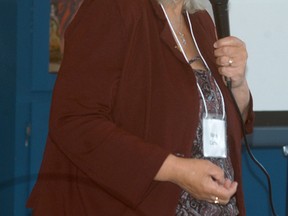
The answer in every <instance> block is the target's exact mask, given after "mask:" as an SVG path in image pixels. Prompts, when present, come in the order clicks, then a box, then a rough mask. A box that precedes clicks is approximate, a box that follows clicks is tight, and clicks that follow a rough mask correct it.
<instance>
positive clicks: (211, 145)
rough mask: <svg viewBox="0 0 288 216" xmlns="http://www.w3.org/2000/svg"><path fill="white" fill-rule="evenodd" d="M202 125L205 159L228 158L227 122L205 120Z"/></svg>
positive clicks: (211, 119) (212, 119) (213, 119)
mask: <svg viewBox="0 0 288 216" xmlns="http://www.w3.org/2000/svg"><path fill="white" fill-rule="evenodd" d="M202 124H203V125H202V126H203V154H204V157H213V158H226V157H227V137H226V121H225V120H222V119H215V118H203V123H202Z"/></svg>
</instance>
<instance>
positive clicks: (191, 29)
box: [160, 4, 226, 120]
mask: <svg viewBox="0 0 288 216" xmlns="http://www.w3.org/2000/svg"><path fill="white" fill-rule="evenodd" d="M160 5H161V7H162V10H163V12H164V14H165V17H166V19H167V21H168V24H169V27H170V29H171V31H172V34H173V36H174V38H175V40H176V42H177V44H178V46H179V47H180V50H181V52H182V54H183V56H184V58H185V60H186V62H187V63H189V60H188V58H187V56H186V53H185V51H184V48H183V47H182V45H181V43H180V41H179V39H178V37H177V34H176V32H175V30H174V28H173V26H172V23H171V21H170V19H169V17H168V14H167V13H166V10H165V8H164V6H163V5H162V4H160ZM186 16H187V19H188V22H189V28H190V33H191V35H192V39H193V41H194V44H195V46H196V49H197V51H198V53H199V55H200V57H201V60H202V61H203V62H204V64H205V66H206V68H207V69H208V70H209V71H211V70H210V68H209V66H208V64H207V62H206V61H205V59H204V58H203V56H202V53H201V51H200V49H199V47H198V44H197V41H196V39H195V36H194V33H193V28H192V23H191V20H190V17H189V13H188V11H186ZM214 83H215V84H216V86H217V88H218V90H219V92H220V96H221V100H222V107H223V109H222V110H223V115H222V119H223V120H224V119H225V115H226V113H225V102H224V97H223V95H222V92H221V90H220V88H219V86H218V84H217V82H216V81H215V80H214ZM197 87H198V89H199V92H200V94H201V97H202V99H203V103H204V108H205V118H207V117H208V109H207V104H206V101H205V98H204V94H203V92H202V89H201V88H200V86H199V84H198V82H197Z"/></svg>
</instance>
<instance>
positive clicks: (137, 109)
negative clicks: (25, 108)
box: [28, 0, 253, 216]
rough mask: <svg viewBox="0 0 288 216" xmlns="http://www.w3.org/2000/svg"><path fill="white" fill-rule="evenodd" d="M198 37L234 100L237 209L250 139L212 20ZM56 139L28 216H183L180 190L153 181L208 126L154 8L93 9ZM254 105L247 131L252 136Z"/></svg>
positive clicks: (132, 4) (78, 43)
mask: <svg viewBox="0 0 288 216" xmlns="http://www.w3.org/2000/svg"><path fill="white" fill-rule="evenodd" d="M191 20H192V24H193V29H194V32H195V37H196V39H197V41H198V45H199V47H200V49H201V52H202V54H203V56H204V57H205V59H206V61H207V63H208V64H209V67H210V68H211V70H212V71H213V74H214V76H215V78H216V80H217V82H218V84H219V86H220V88H221V90H222V93H223V95H224V97H225V105H226V110H227V124H228V142H229V147H230V151H231V157H232V162H233V167H234V170H235V178H236V180H237V181H238V182H239V183H240V184H239V187H238V192H237V201H238V207H239V209H240V211H241V215H244V214H245V209H244V202H243V192H242V184H241V143H240V141H241V136H242V135H241V130H240V121H239V117H238V116H237V114H236V111H235V107H234V106H233V103H232V100H231V98H230V96H229V93H228V91H227V89H226V87H225V85H224V83H223V81H222V78H221V77H220V76H219V75H218V73H217V68H216V65H215V61H214V56H213V43H214V41H215V40H216V39H215V29H214V25H213V22H212V21H211V18H210V16H209V15H208V13H207V12H206V11H200V12H197V13H195V14H193V15H191ZM65 40H66V43H65V54H64V59H63V63H62V66H61V69H60V72H59V75H58V78H57V81H56V85H55V89H54V94H53V100H52V107H51V116H50V125H49V135H48V140H47V145H46V149H45V154H44V158H43V162H42V166H41V170H40V173H39V178H38V181H37V183H36V186H35V187H34V190H33V192H32V194H31V196H30V198H29V201H28V207H30V208H33V209H34V215H37V216H38V215H39V216H46V215H47V216H52V215H53V216H64V215H68V216H84V215H89V216H90V215H91V216H92V215H93V216H95V215H97V216H98V215H99V216H120V215H124V216H136V215H137V216H140V215H141V216H174V215H175V208H176V205H177V201H178V198H179V193H180V191H181V189H180V188H179V187H178V186H176V185H174V184H172V183H168V182H156V181H154V180H153V178H154V176H155V175H156V173H157V171H158V170H159V168H160V167H161V165H162V163H163V161H164V160H165V159H166V157H167V156H168V154H170V153H175V154H176V153H178V154H182V155H184V156H186V157H189V155H190V152H191V148H192V141H193V140H194V139H195V134H196V131H195V130H196V127H197V125H198V122H199V117H198V116H199V115H198V113H199V96H198V92H197V87H196V82H195V77H194V74H193V72H192V69H191V67H190V66H189V65H188V64H187V63H186V62H185V59H184V58H183V56H182V54H181V53H180V52H179V51H178V49H176V48H175V46H176V44H175V41H174V39H173V36H172V34H171V32H170V29H169V26H168V24H167V22H166V20H165V16H164V14H163V12H162V10H161V7H160V6H159V5H158V3H157V2H156V1H155V0H85V1H84V3H83V5H82V6H81V8H80V10H79V12H78V14H77V15H76V17H75V19H74V21H73V22H72V24H71V25H70V26H69V28H68V29H67V32H66V38H65ZM252 120H253V112H252V105H251V110H250V115H249V118H248V121H247V124H246V126H247V131H251V130H252Z"/></svg>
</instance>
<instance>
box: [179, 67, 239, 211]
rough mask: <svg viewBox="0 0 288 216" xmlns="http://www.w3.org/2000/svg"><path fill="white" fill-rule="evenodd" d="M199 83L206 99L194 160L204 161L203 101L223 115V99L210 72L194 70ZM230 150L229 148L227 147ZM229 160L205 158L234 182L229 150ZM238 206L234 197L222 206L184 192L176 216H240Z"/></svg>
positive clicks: (201, 104)
mask: <svg viewBox="0 0 288 216" xmlns="http://www.w3.org/2000/svg"><path fill="white" fill-rule="evenodd" d="M194 73H195V76H196V80H197V83H198V84H199V86H200V88H201V90H202V93H203V95H204V98H202V97H201V95H200V94H199V98H200V112H199V118H200V120H199V125H198V128H197V131H196V138H195V140H194V141H193V150H192V152H191V157H192V158H198V159H204V156H203V143H202V124H201V119H202V116H203V114H204V112H205V110H204V107H203V106H204V103H203V99H205V102H206V105H207V109H208V112H209V113H210V114H211V113H213V114H217V115H222V114H223V107H222V99H221V93H220V89H219V88H218V87H217V85H216V84H215V80H214V78H213V76H212V74H211V72H210V71H204V70H194ZM227 148H228V147H227ZM227 151H228V157H227V158H205V159H207V160H209V161H211V162H212V163H214V164H216V165H217V166H219V167H221V168H222V169H223V170H224V173H225V178H228V179H230V180H231V181H233V180H234V171H233V167H232V164H231V160H230V156H229V148H228V150H227ZM238 214H239V212H238V209H237V206H236V198H235V197H233V198H232V199H231V200H230V202H229V203H228V204H227V205H220V204H214V203H209V202H207V201H201V200H197V199H195V198H193V197H192V196H191V195H190V194H189V193H188V192H186V191H184V190H183V191H182V193H181V195H180V198H179V201H178V206H177V208H176V216H226V215H227V216H234V215H238Z"/></svg>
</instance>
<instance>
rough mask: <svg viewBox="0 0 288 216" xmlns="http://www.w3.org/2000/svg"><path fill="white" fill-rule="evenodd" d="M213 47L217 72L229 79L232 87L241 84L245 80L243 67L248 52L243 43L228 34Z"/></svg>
mask: <svg viewBox="0 0 288 216" xmlns="http://www.w3.org/2000/svg"><path fill="white" fill-rule="evenodd" d="M214 48H215V51H214V55H215V57H216V64H217V65H218V66H219V67H218V70H219V73H220V74H221V75H222V76H225V77H229V78H230V79H231V81H232V87H233V88H237V87H239V86H241V85H242V84H243V83H244V82H245V81H246V78H245V69H246V63H247V58H248V53H247V50H246V46H245V43H244V42H243V41H241V40H240V39H238V38H236V37H233V36H230V37H226V38H223V39H220V40H218V41H217V42H216V43H215V44H214Z"/></svg>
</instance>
